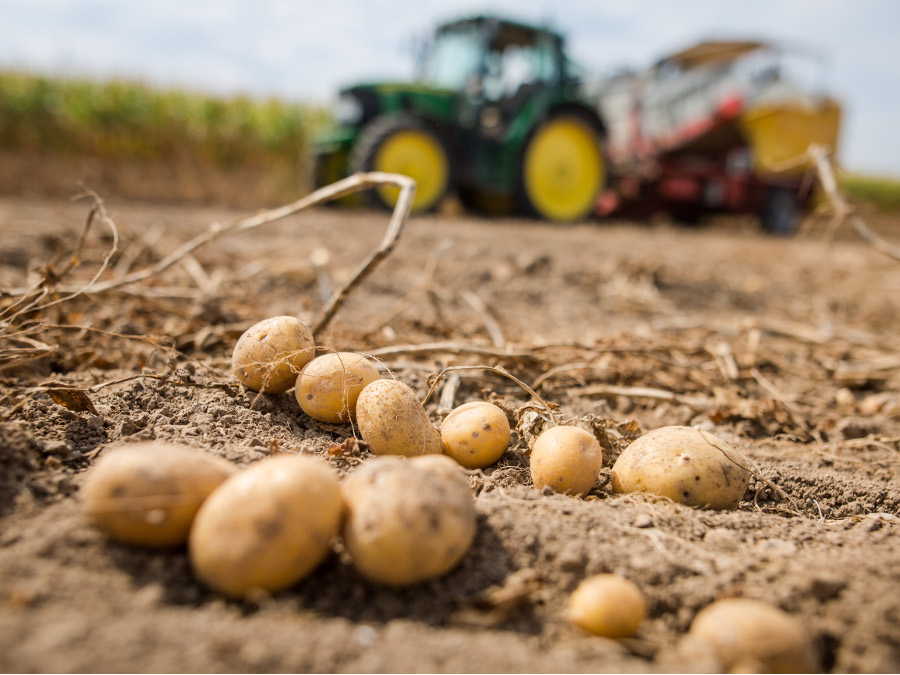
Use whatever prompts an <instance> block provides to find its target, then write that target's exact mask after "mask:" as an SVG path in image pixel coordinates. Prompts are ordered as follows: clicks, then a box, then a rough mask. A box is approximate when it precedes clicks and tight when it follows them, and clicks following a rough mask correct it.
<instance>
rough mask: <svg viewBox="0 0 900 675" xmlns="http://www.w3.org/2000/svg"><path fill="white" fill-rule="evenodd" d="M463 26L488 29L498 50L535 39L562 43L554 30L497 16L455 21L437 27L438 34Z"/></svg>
mask: <svg viewBox="0 0 900 675" xmlns="http://www.w3.org/2000/svg"><path fill="white" fill-rule="evenodd" d="M465 26H476V27H490V28H491V29H492V30H493V31H494V36H493V39H492V42H493V44H494V45H495V46H496V47H498V48H501V49H502V48H503V47H505V46H507V45H516V44H530V43H532V42H534V41H535V38H537V37H544V38H551V39H552V40H555V41H558V42H562V41H563V38H562V36H561V35H560V34H559V33H557V32H556V31H554V30H551V29H550V28H546V27H540V26H534V25H530V24H527V23H520V22H518V21H510V20H509V19H501V18H500V17H498V16H492V15H486V14H480V15H478V16H473V17H468V18H463V19H457V20H455V21H449V22H447V23H444V24H441V25H440V26H438V29H437V31H438V33H443V32H448V31H453V30H456V29H458V28H461V27H465Z"/></svg>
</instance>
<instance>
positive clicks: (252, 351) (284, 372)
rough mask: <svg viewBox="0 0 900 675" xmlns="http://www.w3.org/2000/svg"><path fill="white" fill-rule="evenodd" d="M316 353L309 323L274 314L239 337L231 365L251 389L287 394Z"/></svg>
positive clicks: (236, 374)
mask: <svg viewBox="0 0 900 675" xmlns="http://www.w3.org/2000/svg"><path fill="white" fill-rule="evenodd" d="M314 354H315V342H314V341H313V336H312V333H311V332H310V330H309V328H307V326H306V324H305V323H303V322H302V321H300V320H299V319H295V318H294V317H292V316H274V317H272V318H271V319H264V320H263V321H260V322H259V323H257V324H254V325H253V326H251V327H250V328H248V329H247V330H246V331H245V332H244V334H243V335H241V337H240V338H238V341H237V343H236V344H235V346H234V353H233V354H232V356H231V369H232V371H233V372H234V374H235V376H236V377H237V379H238V380H239V381H240V383H241V384H243V385H244V386H245V387H247V388H248V389H252V390H253V391H259V392H263V393H265V394H283V393H284V392H286V391H287V390H288V389H290V388H291V387H293V386H294V382H295V381H296V380H297V373H299V372H300V369H301V368H303V366H305V365H306V364H307V362H308V361H309V360H310V359H311V358H312V357H313V355H314Z"/></svg>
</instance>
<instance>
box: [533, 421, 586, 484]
mask: <svg viewBox="0 0 900 675" xmlns="http://www.w3.org/2000/svg"><path fill="white" fill-rule="evenodd" d="M530 466H531V479H532V481H533V482H534V486H535V487H536V488H544V487H550V488H552V489H553V490H554V491H556V492H562V493H563V494H567V495H573V496H575V495H586V494H587V493H588V492H590V491H591V488H593V487H594V484H595V483H596V482H597V476H599V475H600V469H601V468H603V449H602V448H601V447H600V443H599V442H598V441H597V439H596V438H595V437H594V435H593V434H592V433H590V432H589V431H585V430H584V429H581V428H579V427H573V426H555V427H550V428H549V429H547V430H545V431H544V432H542V433H541V435H540V436H538V438H537V440H536V441H535V442H534V447H532V449H531V461H530Z"/></svg>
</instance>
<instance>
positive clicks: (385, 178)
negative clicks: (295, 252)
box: [303, 173, 416, 338]
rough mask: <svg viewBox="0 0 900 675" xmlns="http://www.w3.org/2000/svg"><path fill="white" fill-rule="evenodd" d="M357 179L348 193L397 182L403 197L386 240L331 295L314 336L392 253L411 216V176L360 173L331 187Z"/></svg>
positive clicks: (414, 186) (392, 218)
mask: <svg viewBox="0 0 900 675" xmlns="http://www.w3.org/2000/svg"><path fill="white" fill-rule="evenodd" d="M354 179H355V180H356V181H357V182H356V183H351V186H352V188H353V189H352V190H350V191H349V192H355V191H356V190H359V189H361V188H362V187H374V186H375V185H394V186H396V187H399V188H400V196H399V197H398V198H397V204H396V206H395V207H394V213H393V215H392V216H391V220H390V223H389V224H388V229H387V232H385V235H384V239H382V241H381V244H380V245H379V246H378V248H377V249H375V250H374V251H373V252H372V254H371V255H370V256H369V257H368V258H367V259H366V260H365V261H364V262H363V263H362V265H360V266H359V267H358V268H357V270H356V272H355V273H354V274H353V277H351V279H350V280H349V281H348V282H347V283H346V284H344V285H343V286H341V288H339V289H338V290H337V292H335V294H334V295H332V296H331V300H330V301H329V302H328V304H327V305H325V307H323V308H322V311H321V313H320V315H319V318H318V319H316V321H314V322H313V325H312V327H311V329H312V334H313V336H314V337H316V338H318V337H319V335H320V334H321V333H322V331H323V330H325V328H327V327H328V324H329V323H330V322H331V319H332V318H333V317H334V315H335V313H336V312H337V310H338V308H339V307H340V306H341V305H342V304H344V301H345V300H346V298H347V295H348V294H349V293H350V291H351V290H353V288H355V287H356V286H358V285H359V284H360V283H361V282H362V281H363V280H364V279H365V278H366V277H367V276H369V275H370V274H371V273H372V272H373V271H374V269H375V268H376V267H377V266H378V264H379V263H380V262H381V261H382V260H384V259H385V258H386V257H387V256H388V255H390V253H391V251H393V250H394V246H395V245H396V243H397V240H398V239H399V238H400V233H401V232H402V230H403V225H404V223H406V219H407V218H408V217H409V212H410V209H411V208H412V200H413V196H414V195H415V193H416V182H415V181H414V180H413V179H412V178H407V177H406V176H399V175H396V174H388V173H366V174H357V175H355V176H351V177H350V178H348V179H346V180H344V181H340V182H338V183H335V184H334V185H331V186H329V187H331V188H337V187H338V186H340V185H341V184H342V183H345V182H349V181H353V180H354ZM326 189H327V188H322V190H326ZM322 190H318V191H317V192H314V193H313V194H312V195H310V197H313V196H315V195H316V194H317V193H318V192H322ZM349 192H347V193H345V192H341V193H340V194H338V195H334V196H328V199H327V200H326V201H330V200H331V199H336V198H337V197H339V196H343V195H344V194H348V193H349ZM316 203H318V202H316ZM303 208H306V206H304V207H303Z"/></svg>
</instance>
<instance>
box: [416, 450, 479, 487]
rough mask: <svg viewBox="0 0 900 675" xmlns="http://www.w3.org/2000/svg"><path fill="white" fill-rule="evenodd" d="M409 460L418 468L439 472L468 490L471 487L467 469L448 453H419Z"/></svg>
mask: <svg viewBox="0 0 900 675" xmlns="http://www.w3.org/2000/svg"><path fill="white" fill-rule="evenodd" d="M409 461H410V462H411V463H412V465H413V466H415V467H416V468H417V469H424V470H425V471H431V472H432V473H436V474H439V475H440V476H442V477H443V478H445V479H447V480H450V481H454V482H456V483H459V484H460V485H461V486H463V487H464V488H466V489H467V490H468V489H469V482H468V481H467V480H466V473H465V471H464V470H463V468H462V467H461V466H460V465H459V464H458V463H457V462H455V461H454V460H452V459H450V458H449V457H447V455H417V456H415V457H410V458H409Z"/></svg>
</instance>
